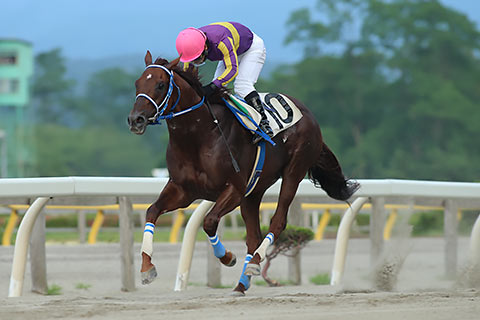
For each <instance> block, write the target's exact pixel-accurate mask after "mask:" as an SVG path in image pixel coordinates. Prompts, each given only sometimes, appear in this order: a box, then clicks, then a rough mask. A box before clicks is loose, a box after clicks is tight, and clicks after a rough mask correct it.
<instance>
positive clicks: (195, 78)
mask: <svg viewBox="0 0 480 320" xmlns="http://www.w3.org/2000/svg"><path fill="white" fill-rule="evenodd" d="M155 64H159V65H162V66H166V65H167V64H168V60H166V59H163V58H157V60H155ZM171 70H172V71H174V72H175V73H177V74H178V75H179V76H180V77H182V78H183V79H184V80H185V81H187V82H188V84H189V85H190V86H191V87H192V88H193V89H194V90H195V91H196V92H197V94H198V95H199V96H203V91H202V86H203V85H202V82H201V77H200V75H199V74H198V68H195V67H194V66H193V65H192V64H190V65H189V66H188V69H187V70H183V68H182V67H180V66H179V65H176V66H174V67H173V68H172V69H171ZM229 93H230V90H229V89H227V88H219V89H218V90H216V91H215V92H214V93H213V95H212V96H211V97H210V98H209V100H210V101H211V102H216V103H220V102H223V101H222V98H224V97H226V96H228V94H229Z"/></svg>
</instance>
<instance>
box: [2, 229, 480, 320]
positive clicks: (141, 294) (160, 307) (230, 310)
mask: <svg viewBox="0 0 480 320" xmlns="http://www.w3.org/2000/svg"><path fill="white" fill-rule="evenodd" d="M225 245H226V247H227V248H228V249H231V250H233V251H234V252H235V253H236V254H237V256H238V258H239V260H243V256H244V252H245V245H244V244H243V243H241V242H226V243H225ZM334 245H335V243H334V240H324V241H321V242H311V243H310V244H309V245H308V246H307V247H306V248H305V249H304V250H303V251H302V285H300V286H283V287H275V288H269V287H264V286H259V285H257V284H255V281H256V280H259V279H254V281H253V282H254V283H253V285H252V287H251V288H250V289H249V290H248V292H247V295H246V296H245V297H240V298H238V297H232V296H230V292H231V290H232V288H233V286H234V285H235V283H236V282H237V280H238V277H239V275H240V271H241V263H237V265H236V266H234V267H232V268H226V267H222V270H221V272H222V284H223V285H225V286H226V288H221V289H212V288H208V287H206V285H205V284H206V265H207V262H206V256H207V254H206V250H207V249H209V250H211V249H210V248H209V247H207V244H206V242H200V243H197V245H196V250H195V254H194V258H193V263H192V270H191V273H190V280H189V283H190V285H189V287H188V289H187V290H186V291H183V292H174V291H173V287H174V283H175V275H176V270H177V263H178V257H179V253H180V245H170V244H155V247H154V259H153V261H154V263H155V264H156V266H157V271H158V272H159V275H158V278H157V279H156V280H155V281H154V282H153V283H152V284H150V285H148V286H143V285H141V284H140V277H139V274H137V275H136V282H137V285H136V286H137V290H136V291H134V292H121V290H120V287H121V282H120V281H121V280H120V251H119V250H120V248H119V245H118V244H98V245H93V246H89V245H75V244H73V245H58V244H52V245H47V273H48V282H49V286H52V285H57V286H59V287H60V288H61V292H62V294H61V295H55V296H42V295H38V294H34V293H32V292H31V280H30V277H31V276H30V270H29V267H27V271H26V274H25V285H24V293H23V296H22V297H21V298H7V297H6V296H7V294H8V286H9V279H10V274H11V263H12V254H13V248H11V247H10V248H5V247H0V294H1V295H0V319H1V320H10V319H40V320H42V319H120V320H122V319H135V318H139V319H140V318H141V319H196V320H203V319H245V318H247V317H248V318H250V319H295V318H299V317H300V318H301V319H302V320H304V319H336V320H337V319H356V320H363V319H365V320H367V319H368V320H375V319H382V320H384V319H389V320H395V319H409V320H417V319H418V320H420V319H421V320H424V319H480V291H479V290H478V289H474V288H464V287H458V286H457V282H456V281H455V280H454V279H447V278H446V277H445V269H444V259H445V258H444V240H443V239H441V238H436V239H412V240H409V241H408V243H407V244H405V243H403V244H402V249H401V250H399V249H396V248H395V247H394V246H389V247H388V248H389V250H390V251H391V252H392V253H394V254H395V253H396V252H398V253H399V254H400V253H401V254H402V255H404V256H406V257H405V259H404V261H403V264H402V267H401V269H400V271H399V273H398V277H397V279H398V281H397V283H396V285H395V286H394V288H393V291H391V292H385V291H379V290H376V289H375V288H374V287H375V286H374V279H376V277H375V274H374V272H373V271H372V269H373V268H371V267H370V265H371V262H370V253H369V246H370V244H369V240H367V239H352V240H351V241H350V244H349V254H348V257H347V265H346V269H345V276H344V281H343V284H342V286H338V287H331V286H328V285H321V286H319V285H314V284H312V283H311V282H310V281H309V279H310V278H311V277H312V276H315V275H317V274H320V273H329V272H330V268H331V265H332V261H333V251H334ZM468 245H469V243H468V239H467V238H460V239H459V243H458V248H459V252H458V258H459V259H458V261H459V264H458V265H459V267H458V269H459V274H461V273H462V272H463V267H462V266H463V265H464V263H465V261H466V259H467V257H466V254H467V251H468ZM135 250H136V252H139V251H140V245H139V244H137V245H136V246H135ZM135 263H136V268H137V270H138V269H139V263H140V255H138V259H137V260H136V261H135ZM287 272H288V271H287V260H286V258H284V257H279V258H277V259H275V260H274V261H273V263H272V266H271V268H270V272H269V275H270V276H271V277H272V278H275V279H286V278H287ZM2 292H3V293H2Z"/></svg>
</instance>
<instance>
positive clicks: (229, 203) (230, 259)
mask: <svg viewBox="0 0 480 320" xmlns="http://www.w3.org/2000/svg"><path fill="white" fill-rule="evenodd" d="M241 198H242V195H241V194H240V193H239V192H238V191H237V190H236V189H235V188H234V187H233V185H230V186H229V187H228V188H227V189H225V190H224V191H223V192H222V194H220V196H219V197H218V199H217V201H216V202H215V205H214V206H213V208H212V209H211V210H210V212H209V213H208V214H207V215H206V216H205V219H204V220H203V229H204V230H205V232H206V233H207V236H208V239H209V240H210V243H211V245H212V248H213V253H214V254H215V257H217V258H218V259H220V262H221V263H222V264H224V265H226V266H228V267H232V266H234V265H235V263H236V261H237V257H236V256H235V255H234V254H233V253H232V252H231V251H228V250H226V249H225V247H224V246H223V244H222V242H221V241H220V238H219V237H218V234H217V228H218V223H219V222H220V219H221V218H222V217H223V216H224V215H225V214H227V213H229V212H231V211H232V210H233V209H235V208H236V207H237V206H238V205H239V203H240V201H241Z"/></svg>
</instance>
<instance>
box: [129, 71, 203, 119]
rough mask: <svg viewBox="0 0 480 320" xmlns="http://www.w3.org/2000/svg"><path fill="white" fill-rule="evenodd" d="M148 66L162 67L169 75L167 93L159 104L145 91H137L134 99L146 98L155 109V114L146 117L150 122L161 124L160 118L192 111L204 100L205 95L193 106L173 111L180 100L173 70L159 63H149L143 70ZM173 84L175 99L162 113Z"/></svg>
mask: <svg viewBox="0 0 480 320" xmlns="http://www.w3.org/2000/svg"><path fill="white" fill-rule="evenodd" d="M149 68H160V69H163V70H164V71H165V72H166V73H167V74H168V75H169V77H170V81H169V84H168V91H167V94H166V95H165V98H164V99H163V101H162V103H161V104H160V105H158V104H157V103H156V102H155V100H154V99H152V98H151V97H150V96H149V95H148V94H146V93H139V94H137V96H136V97H135V101H137V100H138V98H140V97H143V98H145V99H147V100H148V101H150V102H151V103H152V104H153V105H154V107H155V109H156V110H157V113H155V115H154V116H153V117H151V118H149V119H148V121H149V122H150V124H162V123H161V120H168V119H172V118H174V117H178V116H181V115H182V114H185V113H188V112H190V111H193V110H195V109H198V108H200V107H201V106H202V105H203V103H204V102H205V97H202V100H200V102H199V103H197V104H195V105H193V106H191V107H189V108H187V109H185V110H182V111H179V112H173V111H172V110H173V109H175V107H176V106H177V104H178V102H179V101H180V96H181V91H180V88H179V87H178V86H177V84H176V83H175V81H174V80H173V71H171V70H169V69H168V68H166V67H165V66H162V65H159V64H151V65H149V66H147V67H146V68H145V70H147V69H149ZM174 86H175V88H177V91H178V97H177V101H175V103H174V104H173V105H172V107H171V108H170V110H169V111H170V112H169V113H167V114H165V115H164V114H163V113H164V112H165V109H167V106H168V102H169V101H170V97H171V96H172V93H173V87H174Z"/></svg>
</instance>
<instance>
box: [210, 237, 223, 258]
mask: <svg viewBox="0 0 480 320" xmlns="http://www.w3.org/2000/svg"><path fill="white" fill-rule="evenodd" d="M208 240H210V244H211V245H212V247H213V254H214V255H215V257H217V258H219V259H220V258H222V257H223V256H225V247H224V246H223V244H222V243H221V242H220V239H219V238H218V235H217V234H216V235H215V236H213V237H208Z"/></svg>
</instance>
